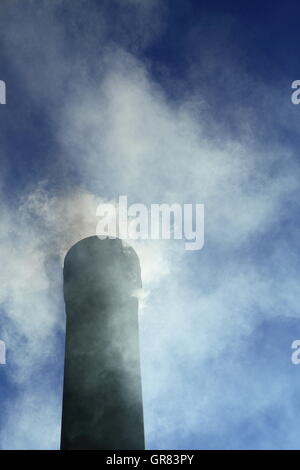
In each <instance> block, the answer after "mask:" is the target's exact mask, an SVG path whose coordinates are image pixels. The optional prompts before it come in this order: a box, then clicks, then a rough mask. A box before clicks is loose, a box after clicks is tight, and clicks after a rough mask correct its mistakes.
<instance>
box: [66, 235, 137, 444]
mask: <svg viewBox="0 0 300 470" xmlns="http://www.w3.org/2000/svg"><path fill="white" fill-rule="evenodd" d="M140 288H141V274H140V265H139V260H138V257H137V255H136V253H135V251H134V250H133V249H132V248H129V247H124V245H123V243H122V241H121V240H119V239H109V238H106V239H104V240H100V239H99V238H98V237H96V236H95V237H89V238H85V239H84V240H81V241H80V242H78V243H76V244H75V245H74V246H73V247H72V248H71V249H70V250H69V252H68V253H67V255H66V257H65V263H64V296H65V304H66V314H67V328H66V347H65V376H64V392H63V413H62V435H61V449H62V450H67V449H92V450H93V449H104V450H123V449H130V450H135V449H137V450H140V449H144V446H145V443H144V425H143V403H142V387H141V374H140V358H139V336H138V300H137V297H136V295H135V293H136V291H137V290H138V289H140Z"/></svg>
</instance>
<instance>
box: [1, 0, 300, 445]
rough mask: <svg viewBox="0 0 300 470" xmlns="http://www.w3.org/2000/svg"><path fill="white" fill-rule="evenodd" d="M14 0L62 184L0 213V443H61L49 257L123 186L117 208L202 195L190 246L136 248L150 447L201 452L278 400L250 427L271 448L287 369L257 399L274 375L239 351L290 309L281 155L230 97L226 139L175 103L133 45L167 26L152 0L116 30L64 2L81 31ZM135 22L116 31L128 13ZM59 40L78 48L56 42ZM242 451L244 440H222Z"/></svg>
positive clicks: (17, 43)
mask: <svg viewBox="0 0 300 470" xmlns="http://www.w3.org/2000/svg"><path fill="white" fill-rule="evenodd" d="M12 3H13V7H10V8H12V9H9V11H11V12H12V14H14V15H15V16H14V19H13V20H11V22H8V24H7V25H6V27H5V28H4V30H3V31H4V32H2V35H3V36H4V40H5V41H6V42H5V43H6V45H7V48H8V50H11V49H12V48H13V49H14V54H12V59H11V61H12V64H13V66H14V67H15V70H16V73H18V74H21V76H22V77H23V78H24V80H25V84H26V89H27V90H28V94H29V96H31V97H32V100H33V101H34V102H37V103H40V105H41V106H44V107H45V109H46V110H47V116H48V119H49V123H50V125H51V126H53V129H54V136H55V139H56V143H57V145H58V148H59V152H58V154H57V155H53V167H54V168H55V169H57V171H58V172H60V173H61V175H63V178H65V179H63V184H62V181H61V180H60V179H59V177H58V181H54V178H53V176H52V175H51V176H49V178H48V180H47V181H33V182H31V184H30V185H28V188H26V189H25V190H24V191H23V193H22V194H19V195H18V201H17V203H16V204H15V205H14V207H12V206H10V204H9V203H3V204H2V207H1V213H2V224H1V228H0V231H1V258H2V265H3V266H4V267H5V269H2V271H1V274H0V281H1V287H2V288H1V294H0V295H1V297H0V300H1V304H2V306H3V317H4V325H5V326H4V330H3V331H4V333H5V334H4V336H5V338H3V339H5V340H6V342H7V347H8V361H9V364H8V366H7V369H6V370H7V372H6V374H7V380H8V381H9V383H11V384H12V383H13V384H17V388H18V392H17V393H16V396H15V398H11V399H9V398H7V397H6V398H5V399H4V407H5V409H6V412H5V420H3V422H2V421H1V432H0V445H1V447H3V448H56V447H58V445H59V437H60V436H59V425H60V421H59V420H60V407H61V393H62V389H61V386H62V382H61V374H62V365H61V364H62V360H63V351H62V350H61V344H62V341H61V338H62V336H63V331H64V314H63V311H64V306H63V300H62V271H61V267H62V259H63V256H64V254H65V253H66V251H67V250H68V249H69V247H70V246H72V244H74V243H75V242H76V241H78V240H79V239H81V238H83V237H86V236H89V235H93V234H95V231H96V225H97V217H96V208H97V205H98V204H99V203H100V202H103V201H116V200H117V198H118V195H120V194H125V195H128V198H129V202H130V203H133V202H141V203H144V204H151V203H163V202H165V203H168V204H170V203H174V202H177V203H179V204H184V203H194V204H195V203H204V204H205V245H204V248H203V250H201V251H199V252H191V253H187V252H185V251H184V248H183V245H182V244H181V242H179V241H153V240H143V241H136V242H134V243H133V246H134V248H135V249H136V251H137V253H138V254H139V257H140V261H141V268H142V278H143V288H144V297H145V298H144V300H143V308H142V311H141V316H140V325H141V348H142V373H143V392H144V402H145V403H144V406H145V425H146V438H147V444H148V446H149V447H152V448H157V447H161V448H168V447H169V448H180V447H181V448H184V446H188V447H192V446H194V447H195V448H197V447H198V448H199V447H208V448H209V447H210V446H211V445H213V444H211V442H214V443H215V442H217V438H216V436H219V435H220V434H224V433H226V429H228V428H230V429H234V432H235V433H236V436H238V435H240V432H239V426H242V425H243V423H248V421H249V420H250V421H251V420H252V421H253V420H254V421H255V420H257V419H258V417H261V416H262V415H264V413H267V410H269V409H270V408H272V406H274V407H275V405H276V406H278V404H279V403H280V406H281V408H282V410H283V411H282V414H283V416H285V419H283V420H282V423H281V425H280V427H279V428H278V429H279V430H278V433H277V434H276V433H275V437H274V439H273V438H272V436H269V435H265V428H264V423H263V422H262V423H261V425H260V426H258V431H257V432H258V433H259V436H260V439H261V447H264V446H265V447H273V446H275V445H276V442H277V441H276V440H277V439H279V441H280V437H282V436H285V435H286V432H287V428H289V422H290V421H289V419H290V409H289V400H288V399H287V397H290V394H291V391H289V388H288V386H287V385H286V384H285V383H284V382H282V383H281V380H280V377H281V376H282V375H283V376H285V375H284V374H285V373H284V372H282V373H278V375H276V377H275V378H274V377H273V380H274V382H273V383H274V386H273V387H272V390H271V391H269V393H268V394H266V393H265V390H266V387H268V380H272V373H271V372H272V371H271V369H269V368H268V367H269V366H268V363H264V364H262V365H261V368H260V369H256V368H255V367H254V366H253V362H252V363H249V364H248V363H247V357H246V353H245V349H247V348H246V345H252V344H253V334H254V332H255V329H256V328H257V326H258V325H259V324H260V323H261V322H262V321H263V320H264V321H266V322H268V321H269V320H270V319H273V320H274V319H277V318H281V317H282V316H287V317H288V316H297V315H298V312H297V302H298V298H297V296H298V287H297V285H298V280H299V279H298V274H297V266H296V265H297V261H296V259H295V257H294V252H293V248H292V247H291V246H289V247H288V249H287V246H286V242H285V241H284V239H283V238H282V237H281V236H280V233H279V229H278V227H279V226H280V224H283V223H284V220H285V219H284V217H285V210H286V209H285V208H286V207H287V205H288V204H293V203H295V201H296V192H297V191H298V189H299V183H298V181H299V175H298V171H297V168H296V167H295V164H294V160H293V153H292V150H291V149H286V148H283V147H281V146H280V145H279V144H278V143H275V144H274V145H273V144H272V143H270V144H269V145H268V148H267V150H266V147H263V146H262V145H260V144H259V142H257V140H256V137H255V134H256V128H255V120H252V119H249V121H248V112H247V109H245V110H244V113H243V109H242V108H240V110H239V112H240V114H241V126H240V127H239V128H238V129H237V131H236V132H235V133H234V135H233V134H232V132H229V131H227V130H226V129H225V128H222V127H220V125H219V124H218V122H217V120H216V121H215V120H214V113H213V112H210V111H209V106H208V105H207V102H206V99H207V97H206V96H205V94H203V92H202V91H201V90H200V89H198V90H196V91H195V90H193V92H191V94H190V95H189V93H188V91H185V94H184V95H183V97H182V98H181V97H178V98H177V99H176V100H172V99H170V97H169V95H168V94H167V93H166V91H165V90H164V88H163V87H162V86H160V85H159V84H158V83H157V82H156V81H155V80H154V79H153V78H152V75H151V69H150V67H149V64H148V63H146V62H145V61H143V60H142V59H141V54H140V52H141V50H143V48H144V47H146V44H149V43H150V42H151V41H154V40H155V38H156V37H157V36H158V35H159V33H160V32H161V31H162V30H163V27H164V20H163V18H164V14H163V13H164V9H162V8H161V9H160V8H159V6H160V5H161V3H159V2H147V1H146V2H138V1H137V0H135V1H133V0H131V1H130V2H128V3H130V4H131V7H130V8H132V10H131V9H130V11H131V14H130V17H129V18H127V19H126V20H124V16H122V15H121V17H120V18H121V20H120V22H119V23H118V25H117V27H116V28H117V29H115V30H114V31H113V34H112V37H113V40H111V39H108V37H110V34H111V33H112V26H110V23H109V22H110V21H111V20H110V19H109V16H108V14H107V8H108V5H107V2H104V7H103V9H102V10H101V9H99V10H98V9H97V8H96V7H95V6H93V7H92V2H89V3H90V5H91V9H90V11H88V12H87V13H86V15H83V19H78V22H79V23H78V22H76V21H77V14H78V10H77V7H73V8H71V19H72V21H74V24H75V25H76V27H77V28H79V29H80V27H81V26H82V24H87V25H90V26H91V28H92V32H91V33H90V34H89V33H88V32H87V29H85V28H84V30H83V31H84V33H83V37H82V41H81V40H80V41H79V38H78V37H77V35H76V33H78V30H76V28H75V30H74V29H72V28H71V26H70V24H72V21H70V18H64V17H62V18H60V17H59V12H60V11H61V10H60V8H61V6H62V4H63V3H64V2H60V1H57V2H53V5H52V6H51V7H50V2H39V5H40V6H37V3H36V2H28V6H27V7H26V8H24V9H23V8H22V9H21V11H19V10H20V3H19V2H12ZM66 3H67V4H68V6H69V3H68V2H66ZM117 3H118V2H117ZM79 4H80V2H79V3H78V4H76V5H77V6H78V5H79ZM7 8H8V7H7ZM17 8H18V10H17ZM119 8H121V7H120V6H119ZM33 10H35V12H34V15H33V18H32V19H31V14H32V13H33ZM121 10H122V8H121ZM121 10H120V11H121ZM161 10H162V11H161ZM122 11H123V12H124V10H122ZM158 12H159V13H160V14H159V19H157V20H156V21H155V22H154V23H153V22H152V21H151V19H152V18H153V17H154V16H155V18H157V13H158ZM24 14H25V21H24ZM93 14H94V15H96V16H95V18H96V20H94V19H93ZM18 15H19V16H20V18H18ZM80 15H81V13H80ZM152 15H154V16H152ZM36 18H39V21H38V22H37V24H36V26H35V28H33V27H32V25H33V24H35V23H34V20H35V19H36ZM122 18H123V20H122ZM75 20H76V21H75ZM64 21H65V22H66V25H65V23H64ZM81 21H82V23H81ZM136 23H137V24H138V25H139V28H138V29H137V30H135V33H134V32H132V33H131V35H128V34H127V32H128V30H129V29H130V30H131V29H132V28H128V24H130V25H132V24H136ZM16 25H18V27H17V26H16ZM68 25H69V26H68ZM80 25H81V26H80ZM150 25H151V27H150ZM67 26H68V27H70V28H71V29H70V31H69V30H68V27H67ZM12 28H14V29H13V30H12ZM16 30H18V32H15V31H16ZM12 31H14V32H12ZM42 31H44V32H42ZM142 31H143V32H142ZM93 32H96V33H97V38H98V39H99V43H97V42H96V40H95V38H94V36H93ZM122 32H123V33H122ZM68 35H69V36H68ZM72 35H74V41H75V42H74V44H75V46H76V47H75V48H72V44H70V40H69V39H68V40H67V39H66V38H67V37H68V38H69V37H73V36H72ZM50 36H51V37H52V40H53V42H52V43H51V44H52V45H49V46H48V37H50ZM24 38H26V40H27V42H26V44H25V41H24ZM41 38H42V40H41ZM124 38H126V39H124ZM141 38H143V39H144V41H142V40H141ZM89 45H90V49H89V48H88V46H89ZM77 46H78V47H77ZM45 50H47V52H48V54H47V55H46V56H45V57H44V58H43V61H41V58H42V57H43V52H44V51H45ZM28 54H30V57H31V59H32V63H31V67H27V65H26V64H25V62H26V57H28ZM203 66H205V65H203ZM40 68H41V70H42V71H41V72H38V70H39V69H40ZM46 84H48V85H49V86H47V87H46V86H45V85H46ZM259 86H260V84H257V87H258V88H259ZM195 103H196V104H195ZM221 112H222V110H220V113H221ZM249 122H250V124H251V126H252V127H251V129H250V131H249V126H250V124H249ZM247 123H248V125H249V126H247ZM208 127H210V131H209V132H208V130H207V129H208ZM212 129H215V131H212ZM282 162H284V164H282ZM51 178H53V180H51ZM33 184H34V185H35V188H34V189H32V185H33ZM49 187H50V188H51V189H49ZM16 206H17V209H16ZM266 240H268V242H267V243H266ZM265 243H266V244H267V246H268V249H267V250H264V255H262V253H260V248H259V247H263V246H265ZM257 247H258V248H257ZM261 250H263V248H261ZM293 339H294V338H293ZM252 354H253V358H254V359H253V361H254V362H255V359H256V358H255V353H254V352H253V353H252ZM270 355H271V356H272V353H270ZM266 357H268V352H267V353H266ZM241 358H243V361H244V362H242V359H241ZM270 360H271V359H270ZM243 364H244V365H245V366H243ZM247 364H248V365H247ZM49 369H51V370H50V371H49ZM280 374H281V375H280ZM282 397H285V398H284V399H283V398H282ZM45 403H46V405H45ZM1 408H2V407H1ZM209 439H212V441H209ZM285 439H286V438H284V440H282V441H281V442H282V443H283V444H282V446H285V445H287V446H288V445H290V446H293V445H294V440H293V439H294V438H293V434H291V438H290V441H289V443H287V441H286V440H285ZM219 442H220V444H219V445H220V446H222V439H220V440H219ZM224 442H225V441H224ZM247 445H248V444H247V441H246V438H245V439H244V438H243V436H241V438H240V441H237V440H235V442H234V443H231V446H232V447H233V446H236V447H243V446H244V447H247Z"/></svg>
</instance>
